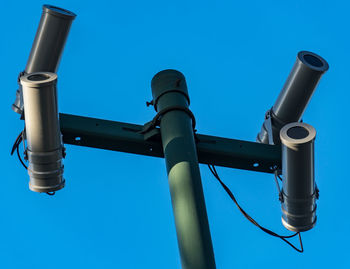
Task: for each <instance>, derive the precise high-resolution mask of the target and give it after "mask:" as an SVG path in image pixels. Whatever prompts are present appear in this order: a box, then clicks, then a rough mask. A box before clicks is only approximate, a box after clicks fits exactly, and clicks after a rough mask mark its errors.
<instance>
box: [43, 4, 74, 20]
mask: <svg viewBox="0 0 350 269" xmlns="http://www.w3.org/2000/svg"><path fill="white" fill-rule="evenodd" d="M43 11H44V12H47V13H49V14H51V15H54V16H58V17H61V18H64V19H68V20H74V18H75V17H76V16H77V15H76V14H75V13H73V12H71V11H69V10H67V9H63V8H60V7H56V6H51V5H43Z"/></svg>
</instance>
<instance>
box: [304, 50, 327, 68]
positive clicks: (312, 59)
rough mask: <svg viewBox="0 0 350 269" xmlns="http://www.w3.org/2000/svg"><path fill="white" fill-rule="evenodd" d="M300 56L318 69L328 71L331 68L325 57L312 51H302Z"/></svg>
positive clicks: (308, 64) (307, 64) (310, 65)
mask: <svg viewBox="0 0 350 269" xmlns="http://www.w3.org/2000/svg"><path fill="white" fill-rule="evenodd" d="M298 58H299V60H300V61H301V62H302V63H303V64H305V65H306V66H308V67H309V68H311V69H313V70H316V71H322V72H326V71H327V70H328V68H329V65H328V63H327V62H326V60H325V59H323V58H322V57H321V56H319V55H317V54H316V53H313V52H310V51H300V52H299V53H298Z"/></svg>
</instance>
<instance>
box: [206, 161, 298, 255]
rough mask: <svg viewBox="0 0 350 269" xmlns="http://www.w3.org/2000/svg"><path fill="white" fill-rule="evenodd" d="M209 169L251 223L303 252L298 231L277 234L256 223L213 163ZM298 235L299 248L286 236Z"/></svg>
mask: <svg viewBox="0 0 350 269" xmlns="http://www.w3.org/2000/svg"><path fill="white" fill-rule="evenodd" d="M208 167H209V170H210V171H211V173H212V174H213V175H214V177H215V178H216V179H217V180H218V181H219V182H220V184H221V186H222V187H223V188H224V190H225V191H226V192H227V194H228V195H229V196H230V198H231V200H232V201H233V202H234V203H235V204H236V206H237V207H238V209H239V211H240V212H241V213H242V214H243V216H244V217H246V218H247V219H248V220H249V221H250V222H251V223H253V224H254V225H255V226H257V227H258V228H259V229H261V230H262V231H264V232H265V233H267V234H269V235H271V236H274V237H277V238H280V239H281V240H283V241H284V242H285V243H287V244H288V245H289V246H291V247H292V248H293V249H294V250H296V251H298V252H300V253H302V252H304V247H303V242H302V239H301V235H300V232H297V233H295V234H292V235H279V234H276V233H275V232H273V231H271V230H269V229H267V228H265V227H263V226H261V225H260V224H259V223H257V222H256V221H255V220H254V219H253V218H252V217H251V216H249V215H248V213H247V212H245V211H244V210H243V208H242V207H241V206H240V205H239V204H238V202H237V200H236V198H235V196H234V195H233V193H232V192H231V190H230V189H229V188H228V187H227V186H226V185H225V183H224V182H223V181H222V180H221V178H220V177H219V174H218V172H217V171H216V168H215V166H214V165H212V164H208ZM297 235H298V237H299V242H300V249H298V248H297V247H295V246H294V245H293V244H292V243H291V242H289V241H288V240H287V239H288V238H292V237H295V236H297Z"/></svg>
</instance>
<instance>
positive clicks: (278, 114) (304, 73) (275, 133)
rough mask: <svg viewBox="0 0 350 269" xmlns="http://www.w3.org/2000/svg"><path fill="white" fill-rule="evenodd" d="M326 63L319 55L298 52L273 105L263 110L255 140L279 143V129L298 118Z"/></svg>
mask: <svg viewBox="0 0 350 269" xmlns="http://www.w3.org/2000/svg"><path fill="white" fill-rule="evenodd" d="M328 68H329V66H328V63H327V62H326V61H325V60H324V59H323V58H322V57H321V56H319V55H317V54H315V53H312V52H309V51H300V52H299V53H298V55H297V59H296V61H295V64H294V66H293V69H292V71H291V72H290V74H289V76H288V78H287V81H286V83H285V84H284V86H283V89H282V91H281V92H280V94H279V96H278V98H277V100H276V102H275V104H274V105H273V107H272V108H271V109H270V110H268V111H267V113H266V116H265V121H264V123H263V125H262V127H261V131H260V133H259V134H258V136H257V138H256V140H257V142H260V143H264V144H280V143H281V141H280V136H279V133H280V130H281V128H282V127H283V126H284V125H286V124H287V123H291V122H298V121H300V119H301V117H302V115H303V113H304V111H305V109H306V106H307V105H308V103H309V101H310V99H311V97H312V94H313V93H314V91H315V89H316V87H317V84H318V83H319V81H320V79H321V77H322V75H323V74H324V73H325V72H326V71H327V70H328Z"/></svg>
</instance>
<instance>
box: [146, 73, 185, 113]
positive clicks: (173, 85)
mask: <svg viewBox="0 0 350 269" xmlns="http://www.w3.org/2000/svg"><path fill="white" fill-rule="evenodd" d="M151 88H152V95H153V105H154V108H155V109H156V110H157V103H158V100H159V98H160V97H161V96H162V95H164V94H165V93H167V92H179V93H181V94H183V95H184V96H185V97H186V99H187V101H188V104H190V98H189V96H188V91H187V85H186V79H185V76H184V75H183V74H182V73H181V72H179V71H177V70H173V69H166V70H163V71H160V72H158V73H157V74H156V75H155V76H154V77H153V78H152V81H151Z"/></svg>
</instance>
